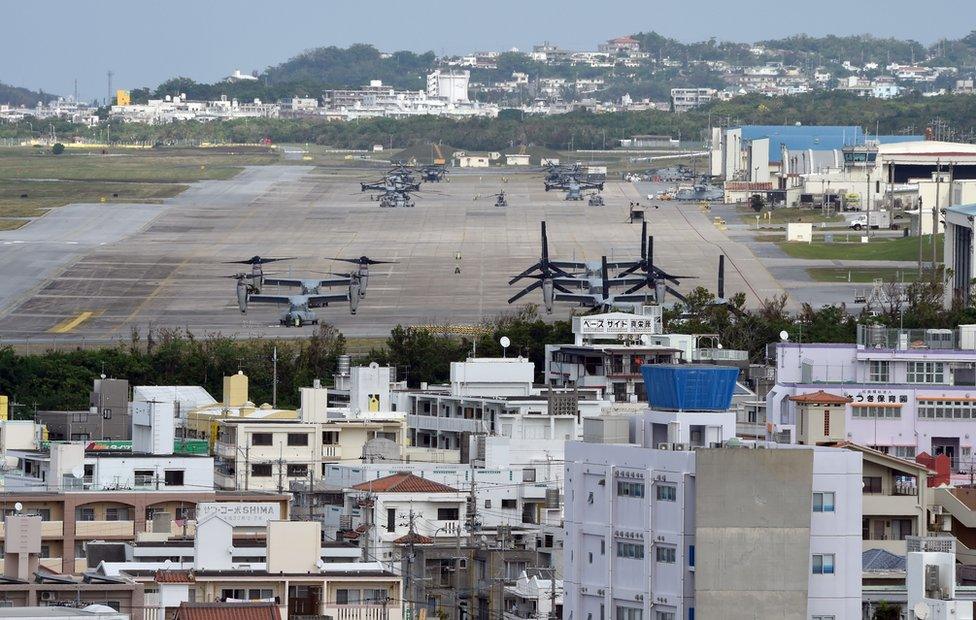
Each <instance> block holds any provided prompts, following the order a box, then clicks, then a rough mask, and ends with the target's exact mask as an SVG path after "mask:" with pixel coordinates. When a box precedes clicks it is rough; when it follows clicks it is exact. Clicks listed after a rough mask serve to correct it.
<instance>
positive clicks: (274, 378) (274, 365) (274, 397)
mask: <svg viewBox="0 0 976 620" xmlns="http://www.w3.org/2000/svg"><path fill="white" fill-rule="evenodd" d="M271 406H272V407H275V408H277V407H278V347H277V345H276V346H275V347H274V348H273V349H272V350H271Z"/></svg>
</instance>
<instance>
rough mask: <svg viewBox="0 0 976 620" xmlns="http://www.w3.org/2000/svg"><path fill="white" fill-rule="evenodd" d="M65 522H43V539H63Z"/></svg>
mask: <svg viewBox="0 0 976 620" xmlns="http://www.w3.org/2000/svg"><path fill="white" fill-rule="evenodd" d="M63 537H64V521H41V538H63Z"/></svg>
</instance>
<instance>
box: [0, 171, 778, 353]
mask: <svg viewBox="0 0 976 620" xmlns="http://www.w3.org/2000/svg"><path fill="white" fill-rule="evenodd" d="M375 176H376V171H375V169H373V170H364V169H355V168H349V167H334V168H326V167H309V166H297V165H295V166H292V165H281V166H263V167H253V168H248V169H246V170H245V171H244V172H243V173H241V174H240V175H239V176H237V177H236V178H234V179H232V180H229V181H206V182H201V183H197V184H195V185H193V186H192V187H191V188H190V189H189V190H187V191H186V192H184V193H183V194H181V195H179V196H177V197H174V198H172V199H169V200H167V201H165V202H164V203H163V204H160V205H118V204H109V205H72V206H69V207H64V208H62V209H58V210H55V211H53V212H52V213H50V214H48V215H46V216H44V217H42V218H40V219H38V220H36V221H34V222H32V223H31V224H29V225H27V226H26V227H24V228H22V229H20V230H17V231H11V232H8V233H0V244H4V243H7V244H8V245H0V260H3V259H5V260H4V262H3V263H0V264H2V265H3V266H2V267H0V270H2V271H0V276H3V277H2V278H0V281H2V282H3V284H0V304H2V303H4V302H6V306H5V308H6V309H5V310H3V311H2V312H3V314H2V315H0V339H3V340H7V341H11V340H13V341H17V340H24V339H27V338H32V339H34V342H40V341H44V340H45V339H52V340H53V339H55V338H57V339H58V340H59V341H62V342H63V341H66V340H82V339H84V340H87V341H107V340H115V339H127V338H129V336H130V334H131V332H132V331H133V330H136V331H139V332H141V333H142V334H145V332H146V330H147V329H148V328H150V327H154V328H164V327H165V328H184V327H185V328H188V329H190V330H191V331H192V332H194V333H195V334H206V333H214V332H220V333H223V334H225V335H234V336H241V337H243V336H249V335H250V336H281V337H293V336H299V335H304V334H308V333H311V331H312V330H314V329H315V328H314V327H312V326H309V327H303V328H283V327H280V326H279V325H278V324H277V319H278V316H279V314H280V313H281V311H282V310H283V308H276V307H275V306H270V305H258V304H252V305H251V307H250V308H249V311H248V313H247V315H241V314H240V312H239V311H238V309H237V304H236V299H235V295H234V287H235V284H236V283H235V281H234V280H233V279H228V278H227V277H226V276H230V275H232V274H234V273H236V272H238V271H247V270H248V269H249V268H248V267H247V266H244V265H230V264H225V263H224V261H231V260H240V259H245V258H247V257H250V256H252V255H255V254H258V255H262V256H290V257H295V260H292V261H287V262H279V263H274V264H272V265H269V266H268V268H267V273H276V274H280V275H291V276H295V277H299V276H301V277H315V276H325V275H327V274H328V273H329V272H345V271H349V270H350V269H351V268H352V265H349V264H347V263H342V262H338V261H333V260H331V257H347V258H353V257H358V256H360V255H363V254H365V255H368V256H370V257H372V258H376V259H383V260H395V261H397V262H396V264H392V265H379V266H377V267H376V268H374V269H373V270H372V273H371V277H370V282H369V289H368V294H367V296H366V299H364V300H363V301H362V303H361V305H360V307H359V311H358V314H357V315H356V316H351V315H350V313H349V309H348V306H347V305H346V304H334V305H332V306H330V307H327V308H321V309H319V310H317V313H318V315H319V318H320V320H321V321H322V322H329V323H333V324H335V325H336V326H337V327H338V328H340V329H341V330H342V331H343V332H344V333H345V334H346V335H347V336H354V337H355V336H363V337H373V336H385V335H387V334H388V333H389V331H390V329H391V328H392V327H394V326H395V325H397V324H404V325H413V324H429V323H451V324H462V325H469V324H476V323H478V322H479V321H481V320H483V319H485V318H490V317H492V316H495V315H497V314H498V313H500V312H505V311H509V310H512V309H513V307H512V306H509V305H508V304H507V303H506V300H507V298H508V297H510V296H511V295H514V294H515V293H516V292H517V291H518V290H519V289H518V288H517V287H510V286H508V279H509V278H510V277H512V276H513V275H515V274H517V273H519V272H520V271H522V270H523V269H525V268H526V267H528V266H529V265H530V264H531V263H532V262H534V261H536V260H538V258H539V254H540V247H539V246H540V241H539V228H540V222H541V221H542V220H545V221H546V222H547V223H548V228H549V239H550V253H551V256H552V258H554V259H567V260H568V259H575V260H593V261H599V260H600V257H601V256H602V255H604V254H606V255H607V257H608V258H610V259H617V260H623V259H627V258H636V257H637V256H638V254H639V249H640V225H639V224H631V223H629V222H628V211H629V205H630V203H631V202H634V201H640V202H641V203H642V204H644V206H645V207H647V204H646V203H647V202H648V201H647V200H646V194H644V195H642V194H641V192H640V191H639V188H638V187H637V186H634V185H632V184H630V183H626V182H622V181H611V182H608V183H607V185H606V190H605V192H604V198H605V200H606V206H604V207H590V206H588V205H587V204H586V202H585V201H582V202H571V201H566V200H564V199H563V194H562V192H555V191H553V192H545V191H544V189H543V183H542V177H541V175H540V174H528V173H510V172H501V171H498V170H490V171H484V172H478V171H473V170H467V171H465V170H455V171H452V173H451V175H450V180H449V182H444V183H439V184H438V183H430V184H425V185H424V186H423V189H422V190H421V192H419V193H418V194H417V195H416V207H414V208H410V209H406V208H401V209H384V208H380V207H379V204H378V203H377V202H375V201H372V200H370V198H369V195H368V194H362V193H360V192H359V191H358V189H359V185H358V182H359V181H360V180H368V179H372V178H374V177H375ZM502 189H504V190H505V192H506V194H507V197H508V202H509V206H508V207H495V206H494V198H491V197H489V195H490V194H493V193H495V192H497V191H499V190H502ZM646 213H647V216H648V220H649V225H650V232H651V234H653V235H654V248H655V264H656V265H658V266H660V267H661V268H663V269H665V270H667V271H669V272H672V273H675V274H679V275H684V276H689V277H688V279H686V280H684V281H683V282H682V284H681V286H680V287H678V288H679V290H681V291H683V292H686V293H687V292H689V291H691V290H692V289H693V288H694V287H696V286H706V287H708V288H710V289H711V290H713V291H714V290H715V286H716V284H715V282H716V267H717V262H718V255H719V254H720V253H722V252H724V253H725V254H726V255H727V257H728V263H727V278H726V292H727V294H729V295H731V294H733V293H736V292H738V291H743V292H745V293H746V295H747V298H748V303H749V304H750V305H757V304H758V303H759V302H760V300H762V299H765V298H769V297H772V296H776V295H781V294H783V293H784V289H783V287H782V286H780V284H779V283H778V282H777V280H776V279H775V278H774V277H773V276H772V275H771V274H770V272H769V271H768V270H767V269H766V267H765V266H764V265H763V264H762V262H761V261H760V260H759V259H757V258H756V257H755V256H754V255H753V253H752V252H751V251H750V249H749V248H748V247H747V246H746V245H745V244H743V243H740V242H737V241H734V240H730V239H729V237H728V236H726V234H725V233H724V232H723V231H721V230H719V229H718V228H716V227H715V226H714V225H713V224H712V222H711V221H710V220H709V218H708V217H707V216H706V215H705V214H704V213H702V212H701V210H700V209H699V208H698V206H697V205H696V204H688V203H678V202H669V203H661V204H660V206H659V207H658V208H656V209H655V208H653V207H651V208H647V211H646ZM458 255H460V259H458V258H457V257H458ZM458 268H459V269H460V273H456V270H457V269H458ZM264 292H279V291H275V290H274V289H272V288H271V287H266V288H265V291H264ZM280 292H289V291H280ZM522 302H532V303H537V304H540V305H541V295H540V294H537V293H532V294H530V295H528V296H526V297H525V298H523V300H522ZM522 302H520V303H522ZM572 308H573V307H572V306H569V305H566V304H562V305H559V304H557V307H556V309H555V311H554V313H553V316H555V317H565V316H568V314H569V312H570V311H571V309H572ZM87 313H90V314H87ZM82 315H84V316H85V317H86V318H85V319H84V320H83V321H81V322H80V323H78V324H77V325H72V323H73V322H74V320H75V319H77V318H78V317H80V316H82ZM66 324H67V325H72V326H71V329H70V330H68V331H67V333H59V334H57V335H53V334H51V330H52V329H57V328H58V326H59V325H60V326H64V325H66Z"/></svg>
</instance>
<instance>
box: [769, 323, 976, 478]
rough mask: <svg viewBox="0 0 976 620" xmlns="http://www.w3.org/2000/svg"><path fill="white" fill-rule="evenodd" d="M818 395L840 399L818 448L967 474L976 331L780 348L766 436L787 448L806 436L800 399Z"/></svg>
mask: <svg viewBox="0 0 976 620" xmlns="http://www.w3.org/2000/svg"><path fill="white" fill-rule="evenodd" d="M820 390H822V391H824V393H825V394H828V395H833V396H834V397H835V398H836V399H838V400H837V403H838V408H837V413H835V414H834V415H833V416H832V417H831V419H830V423H829V427H830V431H829V433H827V434H826V436H825V437H824V438H823V441H838V440H841V441H851V442H853V443H857V444H861V445H865V446H868V447H870V448H874V449H876V450H879V451H881V452H884V453H887V454H890V455H892V456H896V457H900V458H907V459H914V458H915V457H916V456H917V455H919V454H921V453H922V452H926V453H928V454H929V455H932V456H936V455H940V454H945V455H946V456H948V457H949V459H950V461H951V463H952V468H953V471H954V472H956V473H957V474H959V475H960V476H962V477H965V476H966V475H968V472H969V467H970V463H971V461H972V456H973V441H974V439H973V433H972V426H973V420H974V419H976V407H974V403H973V402H972V399H971V398H970V396H971V395H972V394H973V393H974V392H976V326H973V325H961V326H960V327H959V330H958V331H956V330H944V329H932V330H908V329H905V330H899V329H896V328H885V327H875V326H859V327H858V336H857V342H856V343H853V344H817V343H802V344H801V343H779V344H778V345H777V346H776V385H775V386H774V387H773V388H772V389H771V390H770V391H769V393H768V395H767V397H766V411H767V421H768V422H769V424H770V432H771V433H772V434H773V435H777V434H782V435H783V436H785V437H789V438H791V440H792V441H796V440H797V438H798V437H799V436H801V435H803V434H805V433H806V431H805V430H804V429H802V428H800V426H799V425H798V422H799V419H798V417H797V413H798V411H799V409H800V405H801V403H798V402H797V398H799V397H800V396H801V395H803V394H808V393H812V392H817V391H820ZM771 436H772V435H771Z"/></svg>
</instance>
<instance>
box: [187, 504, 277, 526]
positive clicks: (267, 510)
mask: <svg viewBox="0 0 976 620" xmlns="http://www.w3.org/2000/svg"><path fill="white" fill-rule="evenodd" d="M211 515H216V516H218V517H220V518H221V519H223V520H224V521H226V522H227V523H229V524H230V525H232V526H234V527H265V526H266V525H267V524H268V521H277V520H279V519H281V506H279V505H278V504H277V503H275V502H204V503H201V504H197V523H200V522H201V521H203V520H204V519H206V518H208V517H210V516H211Z"/></svg>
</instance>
